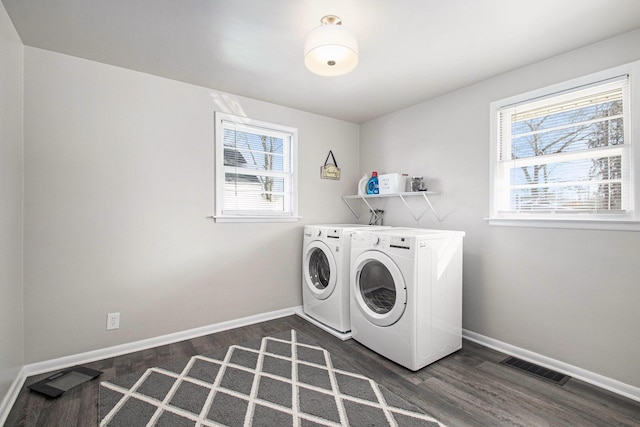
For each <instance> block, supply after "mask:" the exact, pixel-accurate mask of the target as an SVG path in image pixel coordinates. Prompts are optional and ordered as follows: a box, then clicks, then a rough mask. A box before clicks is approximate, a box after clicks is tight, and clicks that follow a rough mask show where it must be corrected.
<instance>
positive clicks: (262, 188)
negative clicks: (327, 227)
mask: <svg viewBox="0 0 640 427" xmlns="http://www.w3.org/2000/svg"><path fill="white" fill-rule="evenodd" d="M216 126H217V129H216V144H217V153H218V156H219V157H222V158H223V159H224V162H223V164H220V162H219V161H218V162H217V172H216V176H217V180H218V183H217V185H216V189H217V191H218V195H217V197H216V203H217V206H216V218H224V217H240V218H244V219H247V218H254V219H255V218H258V219H265V218H269V217H271V218H273V217H277V218H280V219H282V218H283V217H292V218H293V217H295V212H296V194H295V188H296V185H295V169H296V168H295V164H294V161H295V145H296V141H297V130H296V129H293V128H287V127H283V126H279V125H274V124H269V123H265V122H258V121H255V120H250V119H246V118H240V117H236V116H231V115H228V114H222V113H217V114H216ZM220 154H222V156H220Z"/></svg>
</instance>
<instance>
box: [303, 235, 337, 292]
mask: <svg viewBox="0 0 640 427" xmlns="http://www.w3.org/2000/svg"><path fill="white" fill-rule="evenodd" d="M302 270H303V272H302V274H303V275H304V283H305V285H306V286H307V288H308V289H309V290H310V291H311V293H312V294H313V296H314V297H315V298H317V299H320V300H322V299H327V298H329V296H330V295H331V294H332V293H333V291H334V289H335V288H336V276H337V274H338V273H337V271H336V260H335V259H334V257H333V254H332V253H331V249H329V246H327V245H326V244H325V243H323V242H321V241H320V240H314V241H313V242H311V243H309V245H308V246H307V251H306V252H305V254H304V259H303V260H302Z"/></svg>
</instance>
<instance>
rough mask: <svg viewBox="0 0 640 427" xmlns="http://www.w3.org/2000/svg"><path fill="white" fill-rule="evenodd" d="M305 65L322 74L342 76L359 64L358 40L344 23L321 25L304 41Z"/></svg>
mask: <svg viewBox="0 0 640 427" xmlns="http://www.w3.org/2000/svg"><path fill="white" fill-rule="evenodd" d="M304 65H306V66H307V68H308V69H309V70H311V71H312V72H314V73H316V74H319V75H321V76H341V75H343V74H347V73H349V72H351V71H353V69H354V68H356V66H357V65H358V40H357V39H356V37H355V36H354V35H353V33H351V31H349V30H347V29H346V28H343V27H342V25H330V24H329V25H321V26H320V27H317V28H315V29H313V30H311V31H310V32H309V34H307V38H306V39H305V42H304Z"/></svg>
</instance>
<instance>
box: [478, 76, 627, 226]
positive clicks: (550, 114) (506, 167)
mask: <svg viewBox="0 0 640 427" xmlns="http://www.w3.org/2000/svg"><path fill="white" fill-rule="evenodd" d="M632 65H635V68H638V66H637V64H632ZM633 68H634V67H633V66H628V67H622V68H619V69H616V70H610V71H608V72H605V73H599V74H598V75H594V76H589V77H587V78H584V79H579V80H576V81H572V82H568V83H564V84H562V85H557V86H555V87H552V88H549V89H546V90H541V91H536V92H533V93H529V94H524V95H521V96H518V97H514V98H510V99H507V100H502V101H498V102H494V103H492V104H491V120H492V132H491V133H492V135H491V143H492V155H491V159H492V164H491V167H492V187H491V190H492V196H491V218H490V220H506V222H507V223H508V222H510V221H509V220H519V221H522V220H525V221H529V224H528V225H534V226H535V225H537V226H541V225H543V224H544V226H549V225H551V226H568V227H576V223H581V225H580V226H579V227H580V228H583V227H584V226H585V224H586V223H588V222H591V223H592V224H591V225H592V226H595V225H596V224H597V223H599V224H600V225H602V224H604V223H620V222H627V223H629V222H630V221H631V222H635V221H634V220H635V210H634V203H633V202H634V199H635V197H634V196H635V194H634V193H635V191H636V188H635V187H637V186H636V185H635V183H634V180H633V169H634V163H637V162H634V159H633V152H632V143H631V142H632V141H631V134H632V132H631V129H632V127H631V114H630V110H631V102H632V93H631V91H630V79H631V78H632V74H631V72H632V70H633ZM532 221H543V222H539V223H534V222H532ZM554 221H559V222H560V223H556V224H554V225H552V224H551V222H554ZM571 222H573V223H574V224H573V225H568V224H569V223H571ZM495 223H496V224H498V225H511V224H505V223H499V221H495ZM512 224H513V223H512ZM517 225H523V223H522V222H521V223H519V224H517ZM588 228H592V227H591V226H589V227H588ZM593 228H600V227H597V226H595V227H593ZM604 228H611V227H604ZM613 228H615V227H613Z"/></svg>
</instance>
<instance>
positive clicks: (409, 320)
mask: <svg viewBox="0 0 640 427" xmlns="http://www.w3.org/2000/svg"><path fill="white" fill-rule="evenodd" d="M463 237H464V232H461V231H444V230H427V229H413V228H404V229H402V228H392V229H388V230H380V231H362V232H357V233H355V234H354V235H353V237H352V241H351V274H350V286H351V313H350V315H351V336H352V338H353V339H355V340H356V341H358V342H359V343H361V344H363V345H364V346H366V347H368V348H370V349H371V350H373V351H375V352H376V353H379V354H380V355H382V356H384V357H386V358H388V359H390V360H393V361H394V362H396V363H398V364H399V365H402V366H404V367H406V368H408V369H411V370H412V371H417V370H418V369H421V368H423V367H424V366H426V365H428V364H430V363H433V362H435V361H436V360H438V359H441V358H442V357H444V356H447V355H449V354H451V353H453V352H455V351H457V350H459V349H460V348H462V239H463Z"/></svg>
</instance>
